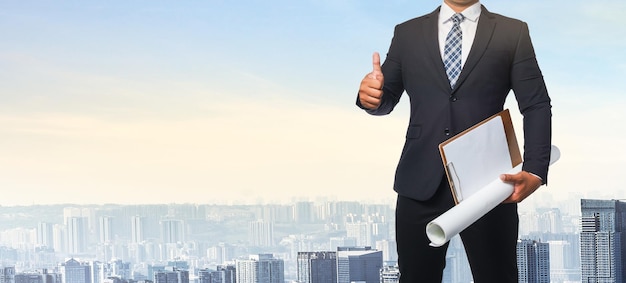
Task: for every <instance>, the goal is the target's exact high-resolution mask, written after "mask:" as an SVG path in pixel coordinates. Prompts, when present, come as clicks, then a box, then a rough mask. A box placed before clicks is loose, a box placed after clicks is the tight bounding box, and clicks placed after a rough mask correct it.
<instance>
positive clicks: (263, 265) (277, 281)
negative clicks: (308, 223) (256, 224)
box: [155, 254, 285, 283]
mask: <svg viewBox="0 0 626 283" xmlns="http://www.w3.org/2000/svg"><path fill="white" fill-rule="evenodd" d="M235 265H236V268H235V269H236V278H237V283H284V282H285V263H284V262H283V260H282V259H277V258H274V256H273V255H271V254H259V255H250V257H249V259H247V260H237V261H236V262H235ZM155 283H156V282H155Z"/></svg>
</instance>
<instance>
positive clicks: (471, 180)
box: [441, 112, 513, 203]
mask: <svg viewBox="0 0 626 283" xmlns="http://www.w3.org/2000/svg"><path fill="white" fill-rule="evenodd" d="M507 114H508V112H507ZM441 150H442V154H444V155H445V162H446V164H445V165H446V167H447V168H446V170H447V173H448V177H449V180H450V183H451V189H452V190H453V193H454V194H455V200H456V201H457V203H459V202H461V201H463V200H464V199H467V198H468V197H469V196H471V195H472V194H474V193H475V192H476V191H478V190H480V189H482V188H483V187H485V186H486V185H488V184H489V183H490V182H491V181H493V180H494V178H497V177H498V176H500V174H502V173H505V172H508V171H509V170H511V169H512V168H513V165H512V163H513V162H512V161H511V154H510V150H509V144H508V142H507V135H506V133H505V129H504V123H503V119H502V117H501V116H500V115H495V116H492V117H491V118H489V120H486V121H484V122H483V123H481V124H480V125H478V126H476V127H474V128H472V129H471V130H470V131H467V132H464V133H463V134H462V135H459V136H458V137H456V138H454V139H453V140H451V141H449V142H447V143H445V144H442V147H441Z"/></svg>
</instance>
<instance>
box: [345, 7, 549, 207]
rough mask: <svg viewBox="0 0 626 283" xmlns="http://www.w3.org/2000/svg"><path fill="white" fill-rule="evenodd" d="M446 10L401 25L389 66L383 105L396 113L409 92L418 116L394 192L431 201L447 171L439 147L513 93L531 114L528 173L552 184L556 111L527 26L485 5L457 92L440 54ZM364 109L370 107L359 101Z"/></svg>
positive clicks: (526, 117) (527, 129) (526, 127)
mask: <svg viewBox="0 0 626 283" xmlns="http://www.w3.org/2000/svg"><path fill="white" fill-rule="evenodd" d="M438 16H439V9H437V10H435V11H433V12H432V13H430V14H427V15H424V16H422V17H418V18H415V19H412V20H409V21H407V22H404V23H402V24H399V25H397V26H396V28H395V31H394V37H393V39H392V42H391V46H390V48H389V52H388V53H387V58H386V59H385V62H384V64H383V65H382V72H383V75H384V77H385V83H384V86H383V97H382V101H381V105H380V106H379V107H378V108H377V109H375V110H367V109H366V110H367V112H368V113H370V114H373V115H385V114H388V113H390V112H391V111H392V110H393V108H394V107H395V105H396V104H397V103H398V101H399V99H400V96H401V95H402V93H403V92H405V91H406V93H407V94H408V96H409V98H410V104H411V117H410V121H409V126H408V129H407V133H406V142H405V144H404V148H403V149H402V155H401V157H400V161H399V163H398V167H397V169H396V176H395V183H394V190H395V191H397V192H398V194H400V195H403V196H406V197H410V198H413V199H417V200H427V199H429V198H430V197H431V196H432V195H433V194H434V193H435V191H436V189H437V187H438V185H439V184H440V182H441V180H442V178H443V174H444V167H443V163H442V161H441V157H440V154H439V151H438V145H439V143H441V142H443V141H445V140H446V139H448V138H450V137H452V136H453V135H454V134H457V133H459V132H461V131H463V130H465V129H467V128H468V127H470V126H472V125H474V124H476V123H478V122H480V121H481V120H483V119H485V118H487V117H489V116H491V115H493V114H495V113H497V112H499V111H501V110H502V109H503V107H504V102H505V99H506V97H507V95H508V93H509V92H510V90H513V92H514V93H515V97H516V99H517V102H518V105H519V109H520V112H521V113H522V115H523V116H524V164H523V170H525V171H528V172H531V173H533V174H536V175H538V176H539V177H541V178H542V180H543V182H544V183H546V182H547V174H548V163H549V159H550V145H551V141H550V140H551V105H550V98H549V96H548V92H547V90H546V87H545V83H544V81H543V76H542V74H541V71H540V69H539V66H538V64H537V61H536V59H535V53H534V49H533V46H532V43H531V40H530V36H529V33H528V26H527V25H526V23H524V22H522V21H519V20H516V19H511V18H507V17H504V16H501V15H498V14H494V13H490V12H489V11H488V10H487V9H486V8H485V7H484V6H483V7H482V12H481V14H480V18H479V21H478V26H477V30H476V37H475V39H474V43H473V45H472V48H471V51H470V53H469V56H468V58H467V61H466V62H465V65H464V67H463V70H462V72H461V74H460V77H459V79H458V81H457V83H456V87H455V89H451V88H450V84H449V82H448V79H447V76H446V73H445V68H444V65H443V62H442V59H441V55H440V54H441V53H440V52H439V41H438V23H437V21H438ZM357 105H358V106H359V107H361V108H363V109H365V108H364V107H363V106H362V105H361V104H360V102H359V100H358V98H357Z"/></svg>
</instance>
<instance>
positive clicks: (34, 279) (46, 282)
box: [15, 269, 61, 283]
mask: <svg viewBox="0 0 626 283" xmlns="http://www.w3.org/2000/svg"><path fill="white" fill-rule="evenodd" d="M60 282H61V276H59V274H56V273H48V270H47V269H44V270H43V271H42V272H41V273H39V272H38V273H18V274H15V283H60Z"/></svg>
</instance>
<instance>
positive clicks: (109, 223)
mask: <svg viewBox="0 0 626 283" xmlns="http://www.w3.org/2000/svg"><path fill="white" fill-rule="evenodd" d="M98 224H99V225H98V228H99V229H98V231H99V232H100V233H99V240H100V243H101V244H106V243H111V242H113V218H112V217H109V216H102V217H100V219H99V223H98Z"/></svg>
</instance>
